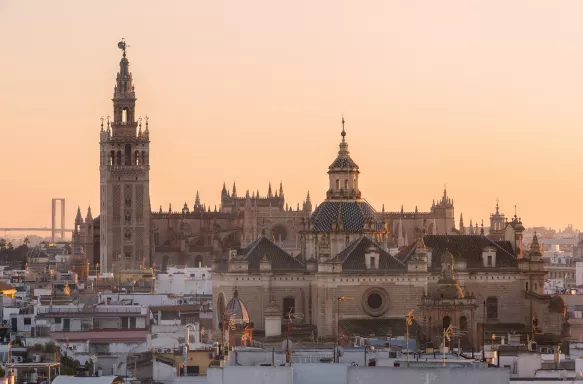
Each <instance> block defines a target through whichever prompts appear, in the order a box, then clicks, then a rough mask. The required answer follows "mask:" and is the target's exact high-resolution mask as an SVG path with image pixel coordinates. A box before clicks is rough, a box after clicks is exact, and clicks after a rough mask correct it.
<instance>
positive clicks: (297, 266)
mask: <svg viewBox="0 0 583 384" xmlns="http://www.w3.org/2000/svg"><path fill="white" fill-rule="evenodd" d="M237 253H238V254H237V256H236V259H237V260H247V261H248V262H249V267H248V268H249V271H259V264H260V263H261V260H262V259H263V258H264V257H265V258H266V259H267V261H269V262H270V263H271V269H272V270H274V271H278V270H279V271H286V270H294V271H297V270H304V269H306V267H305V265H304V264H302V263H301V262H299V261H298V260H296V259H295V258H294V257H293V256H291V255H290V254H288V253H287V252H286V251H284V250H283V249H281V248H279V247H278V246H277V245H276V244H275V243H273V242H272V241H271V240H269V239H268V238H267V237H265V236H261V237H259V238H258V239H257V240H255V241H254V242H253V243H251V244H250V245H249V246H248V247H247V248H244V249H240V250H239V251H238V252H237Z"/></svg>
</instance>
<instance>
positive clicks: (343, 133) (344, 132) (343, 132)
mask: <svg viewBox="0 0 583 384" xmlns="http://www.w3.org/2000/svg"><path fill="white" fill-rule="evenodd" d="M344 122H345V121H344V114H342V133H341V134H340V135H342V141H344V136H346V131H345V130H344Z"/></svg>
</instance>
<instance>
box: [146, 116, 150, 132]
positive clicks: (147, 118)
mask: <svg viewBox="0 0 583 384" xmlns="http://www.w3.org/2000/svg"><path fill="white" fill-rule="evenodd" d="M148 120H150V118H149V117H148V115H146V132H149V130H148Z"/></svg>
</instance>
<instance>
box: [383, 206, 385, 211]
mask: <svg viewBox="0 0 583 384" xmlns="http://www.w3.org/2000/svg"><path fill="white" fill-rule="evenodd" d="M383 213H385V205H384V204H383Z"/></svg>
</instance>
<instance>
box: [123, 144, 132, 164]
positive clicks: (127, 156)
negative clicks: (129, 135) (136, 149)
mask: <svg viewBox="0 0 583 384" xmlns="http://www.w3.org/2000/svg"><path fill="white" fill-rule="evenodd" d="M124 153H125V161H124V164H125V165H132V146H131V145H130V144H126V145H125V150H124Z"/></svg>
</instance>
